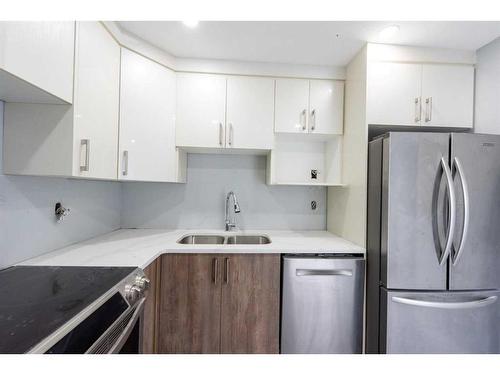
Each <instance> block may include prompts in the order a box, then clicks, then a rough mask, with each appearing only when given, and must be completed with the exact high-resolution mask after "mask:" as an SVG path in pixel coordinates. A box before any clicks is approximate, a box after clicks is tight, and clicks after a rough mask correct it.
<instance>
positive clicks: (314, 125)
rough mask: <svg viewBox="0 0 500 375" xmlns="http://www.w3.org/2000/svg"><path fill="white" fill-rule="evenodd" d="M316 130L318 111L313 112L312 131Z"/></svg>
mask: <svg viewBox="0 0 500 375" xmlns="http://www.w3.org/2000/svg"><path fill="white" fill-rule="evenodd" d="M314 129H316V110H315V109H313V110H312V111H311V131H313V130H314Z"/></svg>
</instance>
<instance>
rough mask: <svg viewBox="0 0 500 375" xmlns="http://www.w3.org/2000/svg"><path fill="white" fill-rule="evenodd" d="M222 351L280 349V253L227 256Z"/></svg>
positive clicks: (272, 351)
mask: <svg viewBox="0 0 500 375" xmlns="http://www.w3.org/2000/svg"><path fill="white" fill-rule="evenodd" d="M222 279H223V286H222V308H221V309H222V312H221V313H222V318H221V321H222V327H221V353H278V352H279V319H280V318H279V316H280V314H279V304H280V256H279V255H278V254H246V255H230V256H227V257H225V258H224V266H223V277H222Z"/></svg>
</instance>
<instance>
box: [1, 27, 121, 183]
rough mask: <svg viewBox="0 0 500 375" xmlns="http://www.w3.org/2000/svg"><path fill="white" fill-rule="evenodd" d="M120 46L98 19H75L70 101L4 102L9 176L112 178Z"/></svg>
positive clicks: (114, 156)
mask: <svg viewBox="0 0 500 375" xmlns="http://www.w3.org/2000/svg"><path fill="white" fill-rule="evenodd" d="M119 88H120V47H119V46H118V44H117V43H116V42H115V41H114V39H113V38H112V37H111V35H110V34H109V33H108V32H107V30H106V29H105V28H104V26H103V25H102V24H101V23H100V22H77V30H76V53H75V77H74V100H73V105H54V104H26V103H6V104H5V121H4V170H5V173H9V174H27V175H50V176H65V177H84V178H95V179H116V178H117V164H118V163H117V158H118V111H119Z"/></svg>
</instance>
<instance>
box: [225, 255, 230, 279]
mask: <svg viewBox="0 0 500 375" xmlns="http://www.w3.org/2000/svg"><path fill="white" fill-rule="evenodd" d="M224 270H225V272H224V284H229V258H225V259H224Z"/></svg>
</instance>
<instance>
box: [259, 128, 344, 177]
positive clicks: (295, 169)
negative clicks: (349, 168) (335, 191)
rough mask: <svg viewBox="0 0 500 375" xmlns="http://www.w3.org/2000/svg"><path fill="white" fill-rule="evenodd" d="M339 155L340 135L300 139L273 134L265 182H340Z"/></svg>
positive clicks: (340, 161)
mask: <svg viewBox="0 0 500 375" xmlns="http://www.w3.org/2000/svg"><path fill="white" fill-rule="evenodd" d="M341 156H342V136H336V137H329V138H327V139H319V138H316V139H311V138H307V139H306V138H303V139H300V138H298V137H294V138H290V137H285V136H281V135H280V134H276V136H275V143H274V148H273V150H272V151H271V152H270V153H269V155H268V158H267V164H268V166H267V184H268V185H302V186H344V185H343V184H342V180H341V176H342V173H341V166H342V159H341ZM315 172H316V178H313V176H314V173H315Z"/></svg>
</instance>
